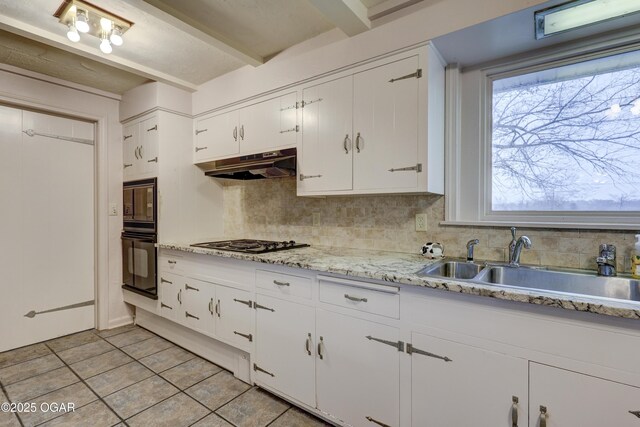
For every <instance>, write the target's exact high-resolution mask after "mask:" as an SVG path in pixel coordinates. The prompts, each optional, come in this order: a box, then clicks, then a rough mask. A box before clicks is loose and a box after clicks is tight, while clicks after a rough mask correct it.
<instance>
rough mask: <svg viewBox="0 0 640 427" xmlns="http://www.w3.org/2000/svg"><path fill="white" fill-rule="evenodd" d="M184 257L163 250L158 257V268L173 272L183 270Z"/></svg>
mask: <svg viewBox="0 0 640 427" xmlns="http://www.w3.org/2000/svg"><path fill="white" fill-rule="evenodd" d="M183 264H184V259H183V258H182V257H179V256H175V255H174V254H173V253H170V252H169V253H168V252H166V251H162V252H161V253H160V256H159V257H158V270H161V271H167V272H169V273H172V272H174V273H175V272H180V271H183V268H184V266H183Z"/></svg>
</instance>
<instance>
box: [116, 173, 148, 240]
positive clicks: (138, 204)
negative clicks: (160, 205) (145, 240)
mask: <svg viewBox="0 0 640 427" xmlns="http://www.w3.org/2000/svg"><path fill="white" fill-rule="evenodd" d="M122 215H123V223H124V224H123V225H124V230H125V231H133V232H138V233H153V234H155V233H156V231H157V230H156V223H157V191H156V178H150V179H141V180H138V181H129V182H125V183H124V185H123V189H122Z"/></svg>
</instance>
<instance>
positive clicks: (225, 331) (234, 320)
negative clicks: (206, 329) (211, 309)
mask: <svg viewBox="0 0 640 427" xmlns="http://www.w3.org/2000/svg"><path fill="white" fill-rule="evenodd" d="M252 295H253V294H252V293H251V292H246V291H241V290H239V289H234V288H228V287H226V286H216V299H217V303H218V305H217V307H216V315H217V316H218V318H217V319H216V335H217V336H218V337H219V338H221V339H223V340H225V341H227V342H228V343H230V344H232V345H234V346H236V347H238V348H242V349H245V350H248V349H250V348H252V347H253V337H254V334H255V333H254V319H255V317H254V309H253V300H252Z"/></svg>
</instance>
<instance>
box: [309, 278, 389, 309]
mask: <svg viewBox="0 0 640 427" xmlns="http://www.w3.org/2000/svg"><path fill="white" fill-rule="evenodd" d="M319 284H320V301H321V302H325V303H327V304H332V305H336V306H339V307H344V308H350V309H353V310H358V311H363V312H366V313H371V314H378V315H380V316H385V317H391V318H394V319H398V318H400V294H399V290H398V288H396V287H390V286H389V287H387V286H382V285H374V284H369V283H364V282H363V283H359V282H356V281H353V280H341V279H336V280H333V279H324V278H322V277H319ZM386 288H388V289H386Z"/></svg>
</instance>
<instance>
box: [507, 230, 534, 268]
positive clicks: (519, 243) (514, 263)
mask: <svg viewBox="0 0 640 427" xmlns="http://www.w3.org/2000/svg"><path fill="white" fill-rule="evenodd" d="M511 230H512V231H511V232H512V233H514V232H515V230H514V229H513V228H512V229H511ZM522 247H524V248H525V249H531V239H529V238H528V237H527V236H520V237H519V238H518V240H516V243H515V244H514V245H513V252H511V245H509V251H510V256H509V267H520V254H521V253H522Z"/></svg>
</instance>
